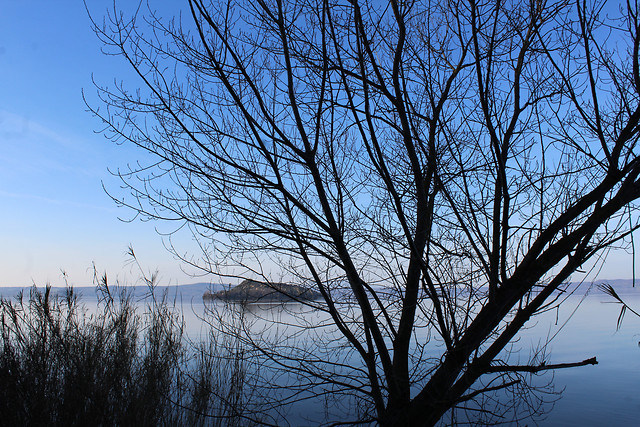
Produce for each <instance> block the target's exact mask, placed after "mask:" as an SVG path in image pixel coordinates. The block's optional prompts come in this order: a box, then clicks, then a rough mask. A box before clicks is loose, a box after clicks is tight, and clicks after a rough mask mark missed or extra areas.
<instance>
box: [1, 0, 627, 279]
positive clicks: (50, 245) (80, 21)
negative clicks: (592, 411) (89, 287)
mask: <svg viewBox="0 0 640 427" xmlns="http://www.w3.org/2000/svg"><path fill="white" fill-rule="evenodd" d="M110 5H112V2H111V1H110V0H101V1H99V2H91V7H92V8H93V12H94V13H97V14H98V15H99V14H101V13H102V11H103V10H105V9H106V8H107V7H109V6H110ZM92 74H93V75H94V77H95V79H96V81H98V82H100V83H106V84H108V83H110V82H112V81H113V79H114V78H117V79H118V80H119V79H125V80H127V81H128V82H129V81H133V79H135V77H134V76H133V75H132V74H131V73H130V72H129V70H128V69H127V68H126V66H125V65H124V64H123V63H122V62H121V61H120V60H118V59H117V58H113V57H106V56H104V55H102V53H101V51H100V43H99V42H98V40H97V39H96V37H95V36H94V34H93V32H92V31H91V29H90V22H89V19H88V17H87V15H86V11H85V8H84V5H83V2H82V1H81V0H57V1H51V0H0V286H8V285H29V284H31V283H36V284H38V285H43V284H45V283H51V284H53V285H59V284H62V283H63V281H62V275H61V270H65V271H66V272H67V274H68V276H69V279H70V282H71V283H72V284H75V285H85V284H91V277H92V276H91V266H92V264H93V263H95V264H96V266H97V267H98V269H99V270H100V271H106V272H107V273H108V274H109V276H110V277H112V278H115V277H118V278H120V279H121V280H123V281H128V282H132V281H134V280H135V277H137V273H136V271H131V266H130V265H127V262H126V261H127V257H126V255H125V252H126V250H127V248H128V246H129V245H132V246H133V248H134V249H135V251H136V253H137V254H138V256H139V259H140V261H141V263H142V265H143V266H144V268H145V269H148V270H155V269H156V268H157V269H159V271H160V273H161V277H162V282H163V283H188V282H194V281H200V280H202V279H201V278H197V279H194V278H193V277H190V276H188V275H186V274H184V273H183V272H182V271H181V266H180V264H179V263H178V262H177V261H175V260H174V259H173V257H172V256H171V255H170V254H169V253H168V252H167V251H166V249H165V248H164V247H163V243H162V238H161V237H160V236H159V235H158V234H157V233H156V229H155V228H156V226H158V227H160V228H162V227H163V225H162V224H153V223H144V222H141V221H133V222H130V223H127V222H122V221H120V220H119V219H118V217H123V218H130V217H131V213H130V212H128V211H127V210H126V209H119V208H117V207H116V206H115V204H114V203H113V201H112V200H111V199H110V198H109V197H108V196H107V195H106V194H105V192H104V191H103V189H102V183H103V182H104V183H105V185H106V186H107V187H108V188H113V189H116V190H117V182H116V181H115V180H114V179H113V178H112V177H111V176H110V175H109V173H108V171H107V169H108V168H111V169H117V168H118V167H122V166H125V165H126V164H127V162H134V161H135V160H136V158H137V157H138V156H139V155H140V153H139V152H137V151H135V150H131V149H130V148H128V147H123V146H116V145H114V144H112V143H110V142H109V141H107V140H105V138H104V137H103V136H102V135H99V134H95V133H94V130H96V129H99V128H100V123H99V122H98V121H97V120H96V119H95V118H93V117H92V116H91V114H90V113H88V112H86V106H85V104H84V101H83V99H82V95H81V91H82V89H84V90H85V91H86V92H87V93H88V94H89V96H93V95H94V94H95V90H94V89H93V84H92V81H91V78H92ZM129 79H130V80H129ZM181 245H182V246H181V248H184V249H185V250H188V249H189V247H190V242H189V241H183V242H181ZM630 261H631V257H630V256H629V255H628V254H625V253H612V254H610V256H609V258H608V261H607V262H606V263H605V265H604V267H603V269H602V271H601V273H600V274H599V278H630V277H631V274H632V273H631V262H630ZM191 272H193V271H191Z"/></svg>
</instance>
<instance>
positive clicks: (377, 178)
mask: <svg viewBox="0 0 640 427" xmlns="http://www.w3.org/2000/svg"><path fill="white" fill-rule="evenodd" d="M145 10H146V12H143V11H145ZM94 22H95V24H96V25H95V29H96V33H97V34H98V36H99V37H100V38H101V40H102V41H103V42H104V46H105V50H106V51H107V53H108V54H113V55H118V56H120V57H122V58H123V59H124V60H125V61H127V62H128V63H129V64H130V66H131V68H132V69H133V70H134V71H135V72H136V73H137V75H138V77H139V79H138V81H137V82H135V83H134V82H128V81H127V82H124V83H123V84H115V85H114V86H112V87H99V91H98V93H99V96H100V101H98V102H94V103H93V106H94V107H93V108H92V111H93V112H94V113H95V114H96V115H97V116H98V117H100V118H101V119H102V121H103V122H104V124H105V125H106V129H105V132H106V134H107V136H108V137H109V138H111V139H113V140H114V141H117V142H124V143H127V144H133V145H136V146H138V147H140V149H141V150H143V151H146V152H147V153H148V156H146V157H144V158H145V159H147V160H148V159H151V160H150V161H149V163H138V164H136V166H135V167H130V169H128V170H123V171H120V172H119V176H120V177H121V178H122V183H123V185H124V186H125V187H126V188H127V189H128V191H127V192H126V193H127V194H128V196H126V197H125V196H119V195H115V196H114V197H115V198H116V199H118V201H119V202H120V203H122V204H123V205H127V206H130V207H131V208H132V209H133V210H134V212H136V213H140V214H142V215H144V216H145V217H147V218H151V219H157V220H163V221H175V222H176V223H177V224H180V225H186V226H188V227H190V229H191V230H192V231H193V233H194V235H195V236H196V237H197V238H198V241H199V242H200V243H201V245H202V249H203V257H201V258H200V257H199V258H192V257H189V256H185V255H183V256H184V258H185V261H187V262H189V263H192V264H194V265H197V266H198V267H199V268H202V269H203V270H204V271H209V272H212V273H215V274H220V275H223V276H224V275H238V276H244V275H251V276H253V277H257V278H260V277H262V279H263V280H271V279H273V280H276V279H278V280H280V279H282V278H285V279H286V280H288V281H291V282H294V281H295V282H298V283H300V284H302V285H304V286H310V287H314V289H316V290H317V291H319V292H320V293H321V294H322V296H323V301H322V303H319V304H313V303H307V304H308V305H310V306H312V307H313V308H314V309H315V310H316V311H319V312H321V313H325V315H326V316H325V317H324V318H323V319H324V320H323V321H320V320H318V322H320V324H312V322H309V324H307V326H308V327H309V328H317V330H318V331H320V330H322V329H323V328H324V329H325V330H326V329H327V328H329V327H330V328H332V329H333V331H334V332H327V333H324V334H323V333H318V334H317V338H318V339H319V340H322V339H323V338H324V340H326V341H327V343H326V345H330V346H331V345H333V346H334V347H335V348H338V347H339V348H342V349H343V350H345V351H348V352H349V356H348V358H347V359H344V358H343V359H342V360H329V359H330V358H323V357H321V356H320V355H319V353H313V350H311V349H307V348H304V345H302V344H300V345H298V346H297V347H291V346H289V345H286V346H285V345H281V346H278V345H276V344H277V343H274V346H272V347H267V346H264V345H263V344H264V343H262V344H261V342H259V341H250V342H252V343H254V344H255V348H256V349H258V350H260V351H261V352H262V353H261V354H262V355H263V356H264V357H267V358H268V359H269V360H272V361H274V363H276V362H275V361H278V362H277V364H278V366H280V367H283V368H284V369H285V370H288V371H290V372H293V373H295V374H296V375H298V376H299V378H303V379H306V380H307V381H309V384H308V386H309V387H308V388H307V391H309V393H312V395H313V396H316V397H318V396H323V395H324V394H325V393H337V394H338V395H343V396H351V397H352V398H353V399H356V400H358V405H360V406H359V407H361V408H364V409H363V411H362V414H361V415H362V417H361V419H360V420H361V421H366V420H374V421H377V422H379V423H381V424H411V425H433V424H435V423H437V422H438V421H439V420H441V419H442V417H443V416H445V414H447V413H449V414H452V413H454V412H455V411H454V410H455V409H456V408H465V407H466V408H473V405H474V404H475V405H476V406H475V409H479V411H480V413H485V415H486V414H487V413H489V412H490V410H489V409H487V408H486V407H485V406H483V404H482V403H481V402H482V400H481V399H482V397H483V396H484V395H486V394H487V393H492V392H495V391H497V390H500V389H507V390H509V389H517V388H518V387H520V386H521V385H522V383H523V381H524V380H525V379H526V375H527V374H530V373H536V372H541V371H545V370H552V369H556V368H562V367H568V366H577V365H584V364H589V363H595V359H587V360H585V361H582V362H573V363H550V361H548V360H535V359H532V360H531V362H530V363H529V364H526V365H519V364H516V365H514V364H510V363H509V361H508V358H507V356H508V354H507V353H506V352H505V349H506V348H507V345H508V344H509V343H510V341H512V340H513V338H514V337H515V336H516V334H517V333H518V331H519V330H521V328H522V327H523V326H524V325H525V324H526V323H527V322H528V321H529V320H530V319H531V317H532V316H533V315H535V314H536V313H538V312H539V311H541V310H544V309H545V308H546V307H549V305H550V304H554V303H555V302H556V301H557V298H558V295H559V292H560V291H562V290H563V289H565V287H566V286H567V285H566V284H567V283H568V280H569V278H570V276H571V275H572V273H574V272H576V270H577V269H579V268H580V267H581V266H583V265H591V264H590V263H592V262H598V261H602V260H603V257H604V255H606V254H607V253H608V251H609V250H610V249H611V248H615V247H621V246H625V245H627V244H628V239H629V237H630V235H631V233H632V232H633V231H634V230H635V229H637V227H638V222H637V215H636V209H637V204H636V202H635V201H636V200H637V199H638V197H640V182H639V181H638V174H639V173H640V159H639V158H638V152H637V148H636V143H637V141H638V129H639V128H638V126H639V120H640V71H639V68H640V62H639V47H640V38H639V35H638V30H639V29H640V22H639V20H638V4H637V2H634V1H627V2H620V3H618V2H607V1H585V0H576V1H572V0H571V1H570V0H566V1H565V0H559V1H544V0H528V1H486V2H482V1H476V0H452V1H419V0H415V1H400V0H390V1H385V0H379V1H375V0H371V1H364V0H363V1H358V0H351V1H346V0H324V1H323V0H297V1H283V0H254V1H251V2H247V1H238V0H235V1H234V0H227V1H224V2H222V1H221V2H217V1H213V2H206V1H204V0H189V1H187V2H186V4H185V10H184V13H183V14H182V15H181V16H180V17H174V18H173V19H170V20H166V19H163V18H162V17H161V14H160V13H159V12H155V11H154V10H153V9H152V8H151V7H147V8H146V9H145V8H144V7H140V8H139V9H138V10H137V11H136V12H135V13H132V14H130V15H127V14H125V13H123V12H122V11H120V10H118V9H117V8H116V7H114V9H113V11H111V12H109V13H108V14H107V15H106V17H105V19H104V21H102V22H97V21H94ZM129 85H131V87H133V88H137V89H135V90H130V88H129ZM90 104H91V102H90ZM96 105H98V106H99V107H96ZM232 266H235V268H236V269H235V270H233V269H231V267H232ZM270 266H271V267H270ZM273 266H277V269H274V267H273ZM238 268H241V270H239V269H238ZM240 271H241V272H242V273H240ZM234 272H235V273H234ZM249 273H251V274H249ZM275 276H278V277H275ZM304 316H309V314H308V313H306V314H304ZM274 321H276V320H274ZM336 334H337V335H336ZM267 335H268V334H267ZM247 339H248V340H250V339H252V338H250V337H249V335H248V338H247ZM318 342H320V341H318ZM298 343H299V342H298ZM305 345H306V344H305ZM316 351H317V350H316ZM300 396H302V395H299V397H300ZM307 397H308V396H307ZM300 398H302V397H300ZM478 406H479V407H478ZM489 415H490V414H489ZM494 415H497V414H494ZM353 421H358V420H353Z"/></svg>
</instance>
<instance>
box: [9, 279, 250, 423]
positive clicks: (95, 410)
mask: <svg viewBox="0 0 640 427" xmlns="http://www.w3.org/2000/svg"><path fill="white" fill-rule="evenodd" d="M102 290H103V292H102V297H101V298H100V299H99V302H98V305H97V309H96V311H95V312H91V310H89V309H87V308H86V307H85V306H84V305H82V304H80V302H79V298H78V295H77V294H76V293H75V292H74V291H73V289H72V288H68V289H67V291H66V293H65V294H64V295H63V296H54V295H53V294H52V292H51V288H50V287H46V288H45V289H44V291H39V290H38V289H37V288H35V287H33V288H32V289H31V290H30V292H29V296H28V297H26V296H25V295H24V293H21V294H19V295H18V296H17V297H16V298H15V299H13V300H7V299H2V300H0V316H1V317H0V321H1V323H0V333H1V336H0V384H2V387H0V420H2V423H3V424H5V425H54V426H55V425H65V426H68V425H103V426H105V425H143V426H144V425H217V424H222V425H234V424H240V423H242V424H243V425H246V424H248V423H251V421H250V420H249V419H248V416H247V415H246V414H244V413H243V411H244V407H243V402H244V401H245V399H244V393H245V391H246V390H245V389H244V388H243V387H238V386H237V384H238V379H240V384H244V382H243V372H244V367H243V366H242V361H241V360H240V359H239V358H237V357H235V356H234V353H233V352H235V351H236V350H237V349H234V348H233V346H226V347H225V348H223V343H220V342H216V341H214V340H211V339H210V340H209V342H207V343H198V344H197V345H196V344H194V345H192V344H191V343H190V342H189V341H188V340H187V339H186V337H185V336H184V322H183V320H182V318H181V316H180V315H179V312H178V311H177V310H176V308H175V305H172V304H170V303H169V302H168V298H167V296H166V294H165V295H163V296H162V297H160V298H156V297H155V296H154V295H153V293H152V294H151V296H152V297H151V298H150V301H151V302H150V303H148V305H147V310H145V313H143V314H140V313H138V311H137V310H136V304H134V303H133V301H132V297H131V294H129V293H127V292H126V291H124V290H123V291H121V292H120V295H119V298H113V297H112V295H111V292H110V291H109V289H108V287H106V285H105V286H104V287H103V289H102ZM225 345H226V344H225ZM227 384H229V385H227ZM231 384H233V387H232V386H231Z"/></svg>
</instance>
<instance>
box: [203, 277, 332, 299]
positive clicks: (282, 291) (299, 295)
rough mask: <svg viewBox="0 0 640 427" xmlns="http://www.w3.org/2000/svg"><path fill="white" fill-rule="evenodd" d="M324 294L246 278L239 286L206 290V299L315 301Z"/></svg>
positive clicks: (298, 287)
mask: <svg viewBox="0 0 640 427" xmlns="http://www.w3.org/2000/svg"><path fill="white" fill-rule="evenodd" d="M321 297H322V295H320V294H319V293H318V292H315V291H313V290H311V289H307V288H304V287H302V286H298V285H289V284H286V283H264V282H258V281H256V280H249V279H247V280H244V281H243V282H242V283H240V284H239V285H238V286H235V287H233V288H231V289H228V290H222V291H218V292H211V291H206V292H205V293H204V294H203V295H202V298H203V299H205V300H215V299H219V300H225V301H236V302H269V301H282V302H285V301H296V300H302V301H313V300H317V299H320V298H321Z"/></svg>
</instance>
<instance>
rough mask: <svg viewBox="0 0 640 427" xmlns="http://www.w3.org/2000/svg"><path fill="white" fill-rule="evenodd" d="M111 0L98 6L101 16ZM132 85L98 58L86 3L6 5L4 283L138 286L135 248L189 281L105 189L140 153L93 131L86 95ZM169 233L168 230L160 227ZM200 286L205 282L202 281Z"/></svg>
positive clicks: (170, 276) (1, 177) (0, 79)
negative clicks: (132, 257)
mask: <svg viewBox="0 0 640 427" xmlns="http://www.w3.org/2000/svg"><path fill="white" fill-rule="evenodd" d="M110 4H111V2H110V1H101V2H93V3H92V7H95V9H94V10H95V11H98V12H100V11H102V10H104V9H105V8H106V7H108V6H109V5H110ZM92 73H93V75H94V76H95V79H96V80H97V81H99V82H102V83H109V82H111V81H113V78H114V77H118V78H125V79H126V78H133V77H132V76H131V75H130V74H129V72H128V70H127V69H126V68H125V67H124V66H123V65H122V64H121V63H120V62H119V61H118V60H117V59H114V58H112V57H106V56H104V55H102V53H101V52H100V43H99V42H98V40H97V39H96V37H95V36H94V34H93V32H92V31H91V29H90V22H89V19H88V17H87V14H86V12H85V8H84V5H83V3H82V1H81V0H58V1H50V0H46V1H45V0H0V286H8V285H29V284H31V283H34V282H35V283H36V284H38V285H43V284H45V283H51V284H53V285H59V284H62V283H63V281H62V274H61V270H65V271H66V272H67V274H68V276H69V279H70V282H71V283H72V284H75V285H84V284H91V278H92V274H91V273H92V272H91V266H92V263H94V262H95V264H96V266H97V267H98V269H99V270H100V271H107V273H108V274H109V276H110V277H112V278H114V279H115V278H116V277H118V278H119V279H120V280H122V281H128V282H132V281H134V280H135V278H136V277H137V271H135V270H134V271H131V266H130V265H128V264H127V257H126V255H125V253H126V250H127V248H128V246H129V245H132V246H133V248H134V250H135V251H136V253H137V255H138V257H139V259H140V261H141V263H142V265H143V266H144V268H145V269H148V270H155V269H156V268H157V269H159V271H160V274H161V277H162V278H163V280H162V281H163V282H164V283H165V284H166V283H169V282H170V283H185V282H193V281H196V279H193V278H191V277H189V276H187V275H185V274H184V273H183V272H182V271H181V268H180V265H179V263H178V262H176V261H175V260H174V259H173V258H172V256H171V255H170V254H169V253H168V252H167V251H166V249H165V248H164V247H163V244H162V239H161V237H160V236H159V235H158V234H157V233H156V231H155V227H156V225H158V224H152V223H143V222H141V221H134V222H132V223H126V222H122V221H120V220H119V219H118V217H122V218H130V217H131V214H130V212H128V211H126V210H125V209H120V208H117V207H116V206H115V204H114V203H113V201H112V200H111V199H110V198H109V197H108V196H107V195H106V194H105V192H104V191H103V189H102V182H104V183H105V185H106V186H107V187H110V188H115V189H117V183H116V182H115V180H114V179H113V178H112V177H111V176H110V174H109V172H108V171H107V168H111V169H116V168H117V167H122V166H124V165H126V164H127V162H132V161H135V158H136V155H138V154H139V153H136V152H135V150H134V151H130V150H129V149H128V148H127V147H122V146H116V145H114V144H112V143H110V142H109V141H107V140H105V138H104V137H103V136H102V135H98V134H95V133H94V130H96V129H98V128H99V125H100V124H99V122H98V121H97V120H96V119H95V118H93V117H92V116H91V114H90V113H88V112H86V111H85V110H86V106H85V104H84V101H83V99H82V90H83V89H84V90H85V92H87V93H88V94H89V96H92V95H94V94H95V90H94V89H93V84H92V81H91V77H92ZM159 226H161V225H159ZM197 280H200V279H197Z"/></svg>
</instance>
